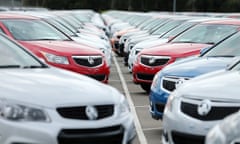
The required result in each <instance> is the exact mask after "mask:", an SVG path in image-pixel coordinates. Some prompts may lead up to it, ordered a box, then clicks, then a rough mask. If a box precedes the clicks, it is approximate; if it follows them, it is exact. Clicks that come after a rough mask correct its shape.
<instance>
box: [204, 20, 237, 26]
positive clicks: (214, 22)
mask: <svg viewBox="0 0 240 144" xmlns="http://www.w3.org/2000/svg"><path fill="white" fill-rule="evenodd" d="M203 24H226V25H240V20H238V19H230V18H229V19H225V18H224V19H218V20H213V21H207V22H203Z"/></svg>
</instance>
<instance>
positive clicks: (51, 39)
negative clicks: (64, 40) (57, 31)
mask: <svg viewBox="0 0 240 144" xmlns="http://www.w3.org/2000/svg"><path fill="white" fill-rule="evenodd" d="M33 40H35V41H38V40H50V41H57V40H60V39H53V38H39V39H33Z"/></svg>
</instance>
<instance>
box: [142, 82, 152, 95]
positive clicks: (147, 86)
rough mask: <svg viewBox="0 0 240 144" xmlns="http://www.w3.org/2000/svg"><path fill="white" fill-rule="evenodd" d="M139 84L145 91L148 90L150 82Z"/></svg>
mask: <svg viewBox="0 0 240 144" xmlns="http://www.w3.org/2000/svg"><path fill="white" fill-rule="evenodd" d="M140 85H141V88H142V89H143V90H145V91H146V92H147V93H149V92H150V89H151V84H140Z"/></svg>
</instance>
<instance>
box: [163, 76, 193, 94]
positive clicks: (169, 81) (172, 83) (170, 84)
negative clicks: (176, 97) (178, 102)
mask: <svg viewBox="0 0 240 144" xmlns="http://www.w3.org/2000/svg"><path fill="white" fill-rule="evenodd" d="M186 80H189V78H183V77H163V78H162V88H163V89H165V90H167V91H169V92H172V91H174V90H175V89H176V83H179V81H181V83H183V82H184V81H186ZM181 83H179V84H181Z"/></svg>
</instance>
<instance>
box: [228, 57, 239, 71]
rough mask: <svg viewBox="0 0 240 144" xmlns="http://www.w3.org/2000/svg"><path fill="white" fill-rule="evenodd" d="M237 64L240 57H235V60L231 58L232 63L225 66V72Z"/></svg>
mask: <svg viewBox="0 0 240 144" xmlns="http://www.w3.org/2000/svg"><path fill="white" fill-rule="evenodd" d="M239 63H240V56H236V57H235V58H233V60H232V62H231V63H229V64H228V65H227V67H226V70H231V69H233V68H234V67H235V66H236V65H238V64H239Z"/></svg>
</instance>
